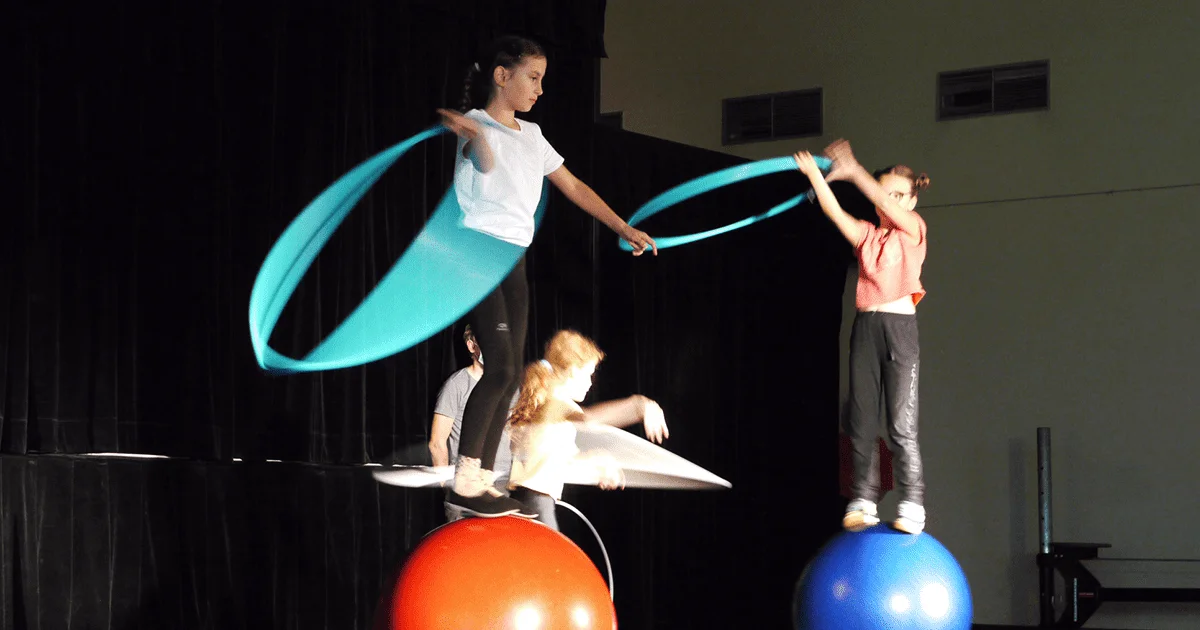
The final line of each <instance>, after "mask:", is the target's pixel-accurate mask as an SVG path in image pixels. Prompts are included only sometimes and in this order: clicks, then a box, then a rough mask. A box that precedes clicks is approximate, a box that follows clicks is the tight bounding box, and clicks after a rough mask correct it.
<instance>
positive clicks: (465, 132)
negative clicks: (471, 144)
mask: <svg viewBox="0 0 1200 630" xmlns="http://www.w3.org/2000/svg"><path fill="white" fill-rule="evenodd" d="M437 112H438V114H440V115H441V117H442V124H443V125H445V127H446V128H447V129H449V130H450V131H452V132H454V135H456V136H458V137H460V138H462V139H464V140H467V141H470V140H474V139H475V138H476V137H478V136H479V133H480V127H479V123H478V122H475V121H474V120H471V119H470V118H467V117H466V116H463V115H462V114H460V113H458V112H456V111H453V110H449V109H439V110H437Z"/></svg>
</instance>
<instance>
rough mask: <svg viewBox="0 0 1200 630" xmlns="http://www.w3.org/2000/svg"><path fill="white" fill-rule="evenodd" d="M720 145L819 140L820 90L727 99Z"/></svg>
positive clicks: (724, 103)
mask: <svg viewBox="0 0 1200 630" xmlns="http://www.w3.org/2000/svg"><path fill="white" fill-rule="evenodd" d="M721 109H722V111H721V143H722V144H744V143H747V142H763V141H765V140H782V139H784V138H802V137H806V136H819V135H821V133H822V128H821V88H816V89H812V90H802V91H799V92H783V93H779V94H762V95H759V96H744V97H739V98H730V99H725V101H723V102H722V108H721Z"/></svg>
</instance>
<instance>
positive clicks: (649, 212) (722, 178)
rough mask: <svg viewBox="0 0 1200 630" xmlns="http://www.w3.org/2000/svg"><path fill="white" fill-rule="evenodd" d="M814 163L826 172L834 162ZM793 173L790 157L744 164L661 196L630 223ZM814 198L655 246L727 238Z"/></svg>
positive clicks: (799, 199)
mask: <svg viewBox="0 0 1200 630" xmlns="http://www.w3.org/2000/svg"><path fill="white" fill-rule="evenodd" d="M813 159H814V160H816V162H817V166H818V167H819V168H820V169H821V170H822V171H825V172H827V171H828V170H829V169H830V168H831V167H832V166H833V162H832V161H831V160H830V159H829V158H827V157H823V156H819V155H814V156H813ZM794 170H797V169H796V160H795V159H794V158H792V157H791V156H788V157H778V158H771V159H769V160H760V161H757V162H751V163H749V164H741V165H738V166H733V167H730V168H727V169H723V170H720V171H716V172H714V173H709V174H708V175H704V176H702V177H697V178H696V179H693V180H691V181H689V182H685V183H683V184H680V185H678V186H676V187H674V188H672V189H670V190H668V191H666V192H664V193H662V194H660V195H658V196H657V197H655V198H653V199H651V200H650V201H647V202H646V203H645V204H643V205H642V207H640V208H638V209H637V212H634V213H633V217H631V218H630V219H629V225H631V226H633V225H637V224H638V223H641V222H642V221H645V220H646V219H649V218H650V217H652V216H654V215H656V214H658V213H659V212H662V211H663V210H666V209H667V208H670V207H671V206H673V205H675V204H677V203H679V202H681V201H686V200H688V199H691V198H692V197H695V196H698V195H701V194H704V193H706V192H712V191H713V190H716V189H718V188H721V187H723V186H728V185H730V184H735V183H737V182H742V181H745V180H748V179H753V178H755V177H762V176H763V175H771V174H774V173H783V172H787V171H794ZM814 195H815V193H814V192H813V190H812V189H809V191H808V192H806V193H804V194H802V195H797V196H795V197H792V198H791V199H788V200H787V201H785V202H783V203H781V204H779V205H777V206H774V207H773V208H771V209H770V210H767V211H766V212H764V213H762V214H758V215H754V216H751V217H746V218H745V219H742V220H741V221H736V222H734V223H730V224H729V225H726V226H723V227H719V228H715V229H712V230H707V231H704V232H696V233H694V234H684V235H682V236H662V237H654V242H655V243H656V244H657V245H658V249H667V248H670V247H678V246H680V245H687V244H688V243H695V242H696V241H702V240H704V239H706V238H710V237H713V236H717V235H720V234H725V233H726V232H732V231H734V230H737V229H740V228H744V227H746V226H749V225H753V224H755V223H758V222H759V221H765V220H766V219H769V218H771V217H773V216H775V215H777V214H780V213H782V212H784V211H786V210H790V209H792V208H794V207H796V206H798V205H800V204H801V203H802V202H804V201H809V200H811V199H812V198H813V197H814ZM618 245H619V246H620V248H621V249H623V250H625V251H627V252H629V251H633V248H632V247H630V246H629V243H626V242H625V241H624V240H619V241H618Z"/></svg>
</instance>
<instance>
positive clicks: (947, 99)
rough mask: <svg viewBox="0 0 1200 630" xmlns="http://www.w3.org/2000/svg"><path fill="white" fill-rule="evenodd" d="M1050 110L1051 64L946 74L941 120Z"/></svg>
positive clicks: (940, 92)
mask: <svg viewBox="0 0 1200 630" xmlns="http://www.w3.org/2000/svg"><path fill="white" fill-rule="evenodd" d="M1049 106H1050V62H1048V61H1035V62H1031V63H1021V64H1013V65H1008V66H996V67H992V68H975V69H972V70H958V71H954V72H943V73H941V74H939V75H938V120H952V119H955V118H968V117H971V116H983V115H986V114H1004V113H1009V112H1023V111H1033V110H1039V109H1046V108H1048V107H1049Z"/></svg>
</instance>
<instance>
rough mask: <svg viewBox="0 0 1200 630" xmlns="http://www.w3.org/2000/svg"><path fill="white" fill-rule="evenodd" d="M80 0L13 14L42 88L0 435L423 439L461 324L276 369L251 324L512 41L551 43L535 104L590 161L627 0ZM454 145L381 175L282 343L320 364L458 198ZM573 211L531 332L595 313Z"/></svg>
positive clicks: (25, 138) (224, 445) (259, 445)
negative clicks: (345, 185) (301, 245)
mask: <svg viewBox="0 0 1200 630" xmlns="http://www.w3.org/2000/svg"><path fill="white" fill-rule="evenodd" d="M55 6H57V5H49V6H41V7H37V8H29V9H28V10H27V11H25V12H17V13H16V14H15V15H14V16H11V17H12V19H9V20H6V22H7V23H8V24H9V25H10V26H12V27H15V29H14V32H13V33H12V36H11V37H5V38H4V39H5V42H6V44H7V45H8V46H9V48H10V51H11V53H12V54H11V55H6V58H7V59H10V60H14V61H15V62H16V63H15V64H14V65H15V67H14V68H13V74H14V76H15V81H13V82H14V83H16V84H17V85H18V86H19V89H18V91H17V92H16V94H17V96H16V98H10V99H4V105H3V107H5V108H6V114H7V115H5V117H4V119H5V120H8V121H10V124H7V125H4V129H3V132H2V133H3V136H0V142H2V143H3V144H2V149H0V154H2V155H4V156H5V160H6V162H5V163H6V168H5V171H6V174H11V175H14V179H15V181H16V182H17V186H16V187H15V188H16V190H17V191H18V196H17V197H16V203H15V205H13V206H12V207H10V208H6V209H5V210H4V212H3V215H4V222H5V223H4V229H3V230H0V239H3V241H2V242H0V245H2V246H3V257H4V268H3V275H2V276H0V280H2V281H3V286H4V290H3V291H0V294H2V295H3V302H0V331H2V334H0V414H2V415H0V452H5V453H18V454H20V453H87V452H111V451H120V452H140V453H153V454H162V455H171V456H185V457H195V458H203V459H214V460H230V459H232V458H235V457H244V458H274V459H284V460H293V461H305V462H328V463H361V462H365V461H378V460H379V459H381V458H383V457H385V456H386V455H387V454H388V453H391V452H394V451H395V450H397V449H398V448H400V447H401V446H403V445H405V444H408V443H410V442H414V441H420V440H421V439H423V438H424V436H425V431H426V427H425V425H426V424H427V422H428V416H429V413H430V412H429V410H430V408H431V405H432V400H431V397H432V396H433V395H435V394H436V391H437V387H438V386H439V385H440V384H441V380H442V379H443V378H445V376H446V375H447V374H448V373H449V372H451V371H452V370H453V369H454V368H455V367H457V366H458V365H460V364H461V362H462V361H463V360H464V357H465V350H464V349H462V347H461V346H462V344H461V341H460V340H461V337H460V333H461V329H458V328H455V329H453V330H447V331H446V332H445V333H444V334H442V335H439V336H437V337H435V338H434V339H432V340H430V341H429V342H428V343H425V344H421V345H420V346H419V347H417V348H415V349H413V350H412V351H410V352H406V353H403V354H401V355H399V356H397V357H393V358H391V359H388V360H385V361H379V362H377V363H375V364H372V365H369V366H366V367H363V368H359V369H348V370H341V371H338V372H335V373H328V374H317V375H300V376H292V377H288V378H272V377H268V376H265V375H263V374H262V373H261V371H260V370H258V367H257V365H256V364H255V363H254V361H253V356H252V353H251V350H250V343H249V329H248V324H247V316H246V312H247V304H248V300H249V294H250V287H251V286H252V284H253V280H254V277H255V274H256V273H257V270H258V266H259V265H260V264H261V262H262V259H263V257H264V256H265V255H266V252H267V250H268V249H269V248H270V246H271V245H272V244H273V242H274V240H275V239H276V238H277V237H278V235H279V234H280V233H281V232H282V230H283V228H284V227H285V226H286V225H287V224H288V222H290V221H291V220H292V218H294V217H295V216H296V214H297V213H298V212H299V211H300V210H301V209H302V208H303V207H304V206H305V204H307V203H308V202H309V201H310V200H311V199H312V198H313V197H314V196H316V195H317V194H318V193H319V192H320V191H321V190H322V189H324V187H326V186H328V185H329V184H331V183H332V182H333V181H334V180H335V179H336V178H337V177H338V176H340V175H341V174H342V173H344V172H346V171H347V170H349V169H350V168H351V167H352V166H353V165H355V164H357V163H359V162H360V161H362V160H364V159H366V158H367V157H369V156H371V155H373V154H374V153H376V152H378V151H380V150H382V149H384V148H386V147H388V146H391V145H392V144H394V143H395V142H398V141H400V140H402V139H404V138H406V137H408V136H410V135H412V134H413V133H416V132H418V131H420V130H421V129H424V128H426V127H428V126H429V125H431V124H434V123H435V122H436V120H437V118H436V115H435V113H434V109H435V108H437V107H442V106H457V105H458V103H459V102H460V100H461V96H462V92H463V89H462V85H463V83H462V82H463V78H464V76H465V71H466V69H467V67H468V63H469V60H470V59H471V58H472V55H473V54H474V53H475V51H477V50H478V49H479V48H480V46H481V45H482V44H483V43H486V42H487V41H488V40H490V39H491V38H492V37H494V36H495V35H497V34H500V33H506V32H517V33H522V34H526V35H530V36H533V37H535V38H537V39H539V40H540V41H543V42H545V46H546V48H547V49H548V53H549V56H550V63H551V68H553V73H552V74H550V75H549V78H548V81H547V92H546V94H545V97H544V98H543V99H542V102H541V103H539V106H538V108H537V109H536V110H535V111H534V112H533V113H532V114H531V116H530V117H531V119H533V120H535V121H536V122H539V123H540V124H542V125H543V127H544V129H545V130H546V133H547V135H548V136H549V137H551V138H553V139H554V141H555V143H556V145H557V147H558V148H559V151H560V152H561V153H563V154H564V155H565V156H566V157H567V158H568V164H569V165H571V166H574V165H575V163H576V162H578V161H586V155H587V142H586V134H587V128H588V126H589V125H590V124H591V121H592V118H593V110H594V104H595V68H596V59H597V56H599V55H601V54H603V48H602V45H601V43H600V42H601V41H602V26H603V8H604V4H603V2H596V1H591V2H570V3H556V2H550V1H543V2H484V1H482V0H481V1H479V2H457V3H443V2H417V3H405V2H368V1H366V0H359V1H355V2H337V3H330V2H300V3H296V2H273V3H250V4H247V5H245V6H243V5H237V6H235V5H232V4H228V3H219V2H202V3H150V2H144V3H139V2H135V3H115V4H114V3H99V4H97V3H92V4H88V5H79V6H75V7H71V9H70V10H69V11H68V10H66V9H64V8H55ZM13 123H15V124H13ZM453 150H454V144H453V139H451V138H448V137H446V136H443V137H442V140H441V141H431V142H427V143H425V144H423V145H422V146H420V147H418V148H417V149H414V150H413V151H412V152H411V153H410V154H409V155H407V156H405V157H404V158H403V159H402V160H401V161H400V162H399V163H397V165H396V166H395V167H393V169H392V170H391V171H390V172H389V173H388V174H387V175H386V176H385V177H384V178H383V179H382V180H381V181H380V183H379V184H377V185H376V186H375V188H374V189H373V190H372V192H371V193H370V194H369V195H368V196H367V198H365V199H364V200H363V202H362V203H361V204H360V206H359V207H358V208H356V209H355V211H354V212H353V213H352V214H351V215H350V217H349V218H348V219H347V220H346V221H345V223H343V225H342V226H341V227H340V228H339V230H338V232H337V233H336V234H335V235H334V237H333V239H332V240H331V241H330V243H329V244H328V245H327V246H326V248H325V250H324V251H323V252H322V254H321V255H320V256H319V257H318V259H317V262H316V263H315V264H314V266H313V268H312V269H311V270H310V271H309V273H308V275H307V276H306V278H305V280H304V281H303V282H302V283H301V285H300V286H299V288H298V289H297V291H296V293H295V295H294V296H293V298H292V300H291V301H290V303H289V305H288V308H287V310H286V311H285V313H284V317H283V319H282V320H281V322H280V326H279V327H278V329H277V330H276V333H275V335H274V337H273V339H272V344H273V347H275V348H276V349H278V350H279V351H281V352H283V353H284V354H286V355H288V356H303V354H304V353H305V352H306V351H307V350H309V349H311V348H312V347H314V346H315V345H316V344H317V343H318V342H319V340H320V339H321V338H323V337H324V336H326V335H327V334H328V333H329V332H331V331H332V330H333V328H334V327H335V326H336V325H337V324H338V323H339V322H340V321H341V320H342V319H343V318H344V317H345V316H346V315H347V314H348V313H349V312H350V310H351V309H352V308H354V307H355V306H356V305H357V304H358V303H359V302H360V301H361V299H362V297H363V296H364V295H365V294H366V293H367V292H368V291H369V290H370V289H371V288H372V287H373V286H374V284H375V283H376V282H377V281H378V280H379V278H380V277H381V276H382V275H383V274H384V273H385V272H386V271H387V270H388V268H389V267H390V265H391V264H392V262H394V261H395V260H396V258H398V256H399V255H400V254H401V253H402V251H403V250H404V248H405V247H406V246H407V244H408V242H409V241H410V240H411V238H412V236H413V235H414V234H415V233H416V232H417V231H418V230H419V229H420V227H421V226H422V225H423V223H424V221H425V219H426V217H427V215H428V212H429V211H430V210H431V209H432V208H433V207H434V206H435V204H436V202H437V200H438V198H439V197H440V196H441V194H442V193H443V191H445V190H446V188H447V185H448V182H449V181H450V177H451V165H452V154H453ZM561 204H562V199H561V196H559V195H555V196H554V197H553V198H552V201H551V208H550V214H551V217H550V218H549V219H548V220H547V221H546V223H545V225H544V232H543V235H542V238H541V239H540V241H542V242H547V241H549V242H548V243H546V245H545V246H541V245H540V243H539V246H538V247H535V248H534V251H533V252H531V254H530V265H531V267H533V269H534V271H533V272H532V273H534V274H535V277H536V278H537V279H538V280H539V281H540V282H539V284H538V294H537V299H538V301H539V304H543V303H552V304H555V305H556V306H555V309H554V310H553V311H551V312H549V313H545V312H543V311H541V310H539V314H540V317H538V318H537V319H535V320H534V323H533V324H534V328H533V332H532V334H531V335H530V339H531V347H532V346H533V344H535V343H536V341H537V340H538V339H540V338H543V337H545V336H546V334H545V331H546V330H547V329H548V327H554V326H557V325H560V324H561V323H562V321H563V318H564V317H568V316H570V317H575V316H577V315H579V316H583V317H585V318H589V319H590V318H591V316H592V305H591V304H590V302H589V301H590V299H591V292H590V291H579V290H566V289H563V288H562V287H581V286H582V287H587V286H590V284H591V280H592V275H593V272H592V270H591V267H592V266H593V265H594V264H595V263H594V261H593V259H592V253H593V252H592V251H591V249H590V244H591V242H590V240H588V239H589V236H588V235H589V234H590V233H591V232H590V230H591V227H590V226H589V223H590V218H587V217H585V216H584V215H583V213H582V212H579V211H575V210H573V211H569V212H565V211H564V212H559V206H560V205H561ZM560 215H561V216H560ZM581 239H582V240H581ZM557 240H563V241H569V245H568V246H564V247H556V246H555V241H557Z"/></svg>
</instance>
